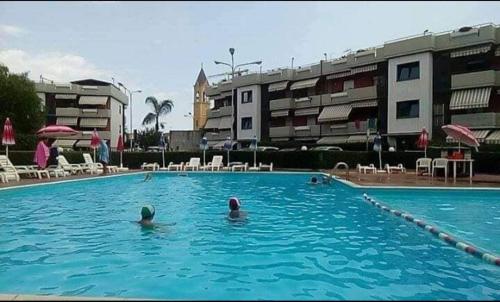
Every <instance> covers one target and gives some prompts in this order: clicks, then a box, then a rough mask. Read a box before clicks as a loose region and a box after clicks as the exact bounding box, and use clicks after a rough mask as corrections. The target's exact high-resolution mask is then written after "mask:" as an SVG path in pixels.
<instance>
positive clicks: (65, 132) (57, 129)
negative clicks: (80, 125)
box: [36, 125, 78, 138]
mask: <svg viewBox="0 0 500 302" xmlns="http://www.w3.org/2000/svg"><path fill="white" fill-rule="evenodd" d="M77 134H78V131H76V130H75V129H73V128H71V127H68V126H62V125H50V126H47V127H43V128H42V129H40V130H38V131H37V132H36V135H37V136H39V137H47V138H57V137H67V136H73V135H77Z"/></svg>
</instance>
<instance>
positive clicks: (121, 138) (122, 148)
mask: <svg viewBox="0 0 500 302" xmlns="http://www.w3.org/2000/svg"><path fill="white" fill-rule="evenodd" d="M124 149H125V147H124V146H123V136H122V135H121V134H120V135H119V136H118V145H116V150H118V152H120V168H123V150H124Z"/></svg>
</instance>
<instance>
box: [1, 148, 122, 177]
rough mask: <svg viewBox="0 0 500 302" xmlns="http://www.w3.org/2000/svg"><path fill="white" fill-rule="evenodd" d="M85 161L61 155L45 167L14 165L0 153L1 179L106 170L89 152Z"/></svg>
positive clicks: (108, 170) (109, 167) (110, 167)
mask: <svg viewBox="0 0 500 302" xmlns="http://www.w3.org/2000/svg"><path fill="white" fill-rule="evenodd" d="M83 159H84V162H83V163H80V164H71V163H69V162H68V160H67V159H66V157H64V155H59V156H58V158H57V161H58V164H57V165H50V166H48V167H47V168H45V169H38V168H37V166H35V165H13V164H12V162H11V161H10V159H9V158H8V157H7V156H5V155H0V181H1V182H9V181H19V180H20V179H21V177H22V176H24V177H29V178H38V179H42V178H44V177H46V178H50V177H56V178H58V177H65V176H69V175H76V174H86V173H89V174H100V173H103V171H104V166H103V165H102V164H101V163H95V162H94V161H93V160H92V157H91V156H90V154H89V153H84V154H83ZM106 168H107V172H109V173H113V172H119V171H125V170H128V168H118V167H117V166H107V167H106Z"/></svg>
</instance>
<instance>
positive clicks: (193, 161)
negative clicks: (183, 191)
mask: <svg viewBox="0 0 500 302" xmlns="http://www.w3.org/2000/svg"><path fill="white" fill-rule="evenodd" d="M199 169H200V158H199V157H191V158H190V159H189V162H188V163H187V164H186V165H185V166H184V171H187V170H192V171H195V170H199Z"/></svg>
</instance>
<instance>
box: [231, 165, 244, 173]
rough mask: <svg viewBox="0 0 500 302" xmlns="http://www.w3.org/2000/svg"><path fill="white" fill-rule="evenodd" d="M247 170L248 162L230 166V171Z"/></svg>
mask: <svg viewBox="0 0 500 302" xmlns="http://www.w3.org/2000/svg"><path fill="white" fill-rule="evenodd" d="M237 170H239V171H247V170H248V163H244V164H243V165H233V166H232V167H231V171H233V172H234V171H237Z"/></svg>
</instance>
